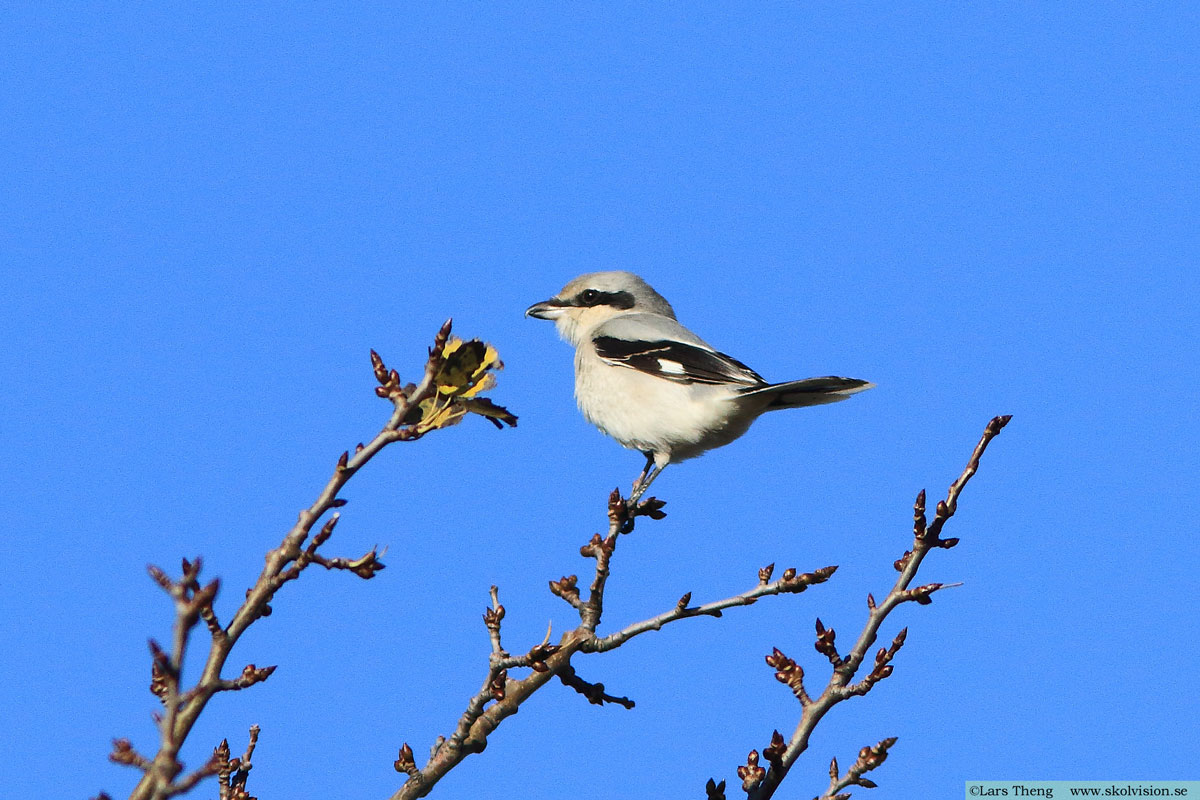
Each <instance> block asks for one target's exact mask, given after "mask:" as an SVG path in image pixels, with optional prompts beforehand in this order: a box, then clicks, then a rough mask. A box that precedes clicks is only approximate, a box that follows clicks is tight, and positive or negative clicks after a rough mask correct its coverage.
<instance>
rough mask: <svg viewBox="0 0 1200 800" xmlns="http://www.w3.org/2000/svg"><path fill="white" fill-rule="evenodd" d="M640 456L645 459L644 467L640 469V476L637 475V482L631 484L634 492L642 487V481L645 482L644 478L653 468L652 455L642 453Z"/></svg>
mask: <svg viewBox="0 0 1200 800" xmlns="http://www.w3.org/2000/svg"><path fill="white" fill-rule="evenodd" d="M642 455H644V456H645V457H646V466H644V467H642V474H641V475H638V476H637V480H636V481H634V482H633V490H634V491H635V492H636V491H637V488H638V487H639V486H641V485H642V481H644V480H646V476H647V475H649V474H650V468H651V467H653V466H654V453H650V452H643V453H642Z"/></svg>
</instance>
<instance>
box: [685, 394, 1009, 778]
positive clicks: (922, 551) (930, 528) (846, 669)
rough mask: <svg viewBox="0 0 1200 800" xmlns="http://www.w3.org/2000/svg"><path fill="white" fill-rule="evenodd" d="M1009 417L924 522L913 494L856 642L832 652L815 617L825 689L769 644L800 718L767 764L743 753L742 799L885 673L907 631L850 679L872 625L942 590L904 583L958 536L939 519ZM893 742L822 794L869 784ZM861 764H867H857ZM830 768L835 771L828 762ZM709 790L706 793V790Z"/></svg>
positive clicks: (781, 770)
mask: <svg viewBox="0 0 1200 800" xmlns="http://www.w3.org/2000/svg"><path fill="white" fill-rule="evenodd" d="M1010 419H1011V416H1000V417H995V418H993V419H992V420H991V421H990V422H989V423H988V424H987V427H986V428H985V429H984V432H983V435H982V437H981V438H980V440H979V443H978V444H977V445H976V446H975V450H974V451H973V452H972V453H971V458H970V459H969V460H968V461H967V466H966V467H965V468H964V469H963V471H962V474H960V475H959V477H958V478H957V479H956V480H955V481H954V483H952V484H950V489H949V492H948V493H947V495H946V499H945V500H943V501H941V502H939V503H938V504H937V509H936V513H935V516H934V519H933V522H932V523H928V522H927V519H926V514H925V492H924V491H921V493H920V494H918V495H917V500H916V503H915V504H914V506H913V546H912V549H911V550H909V551H907V552H905V554H904V555H903V556H901V557H900V558H899V559H897V560H896V562H895V567H896V571H897V572H899V573H900V576H899V577H898V578H897V579H896V583H895V584H894V585H893V586H892V589H891V591H889V592H888V594H887V596H886V597H885V598H884V600H883V602H882V603H878V604H877V603H876V602H875V598H874V596H873V595H868V596H867V608H868V610H869V614H868V616H867V622H866V625H865V626H864V627H863V630H862V632H861V633H860V634H859V636H858V639H857V640H856V641H855V643H854V646H853V647H852V648H851V649H850V652H849V653H847V654H846V655H845V656H842V655H841V654H840V653H839V651H838V649H837V644H836V633H835V632H834V630H833V629H832V628H826V627H825V626H824V625H823V624H822V623H821V620H819V619H818V620H817V623H816V630H817V638H816V645H815V646H816V650H817V652H819V653H821V654H822V655H823V656H825V657H826V658H827V659H828V660H829V662H830V664H831V665H832V667H833V674H832V675H831V676H830V678H829V682H828V683H827V684H826V686H825V688H824V689H823V690H822V691H821V693H820V694H819V695H818V696H817V697H816V698H813V697H811V696H810V695H809V693H808V692H807V690H806V689H805V687H804V670H803V669H801V667H800V666H799V665H798V664H797V663H796V662H795V661H793V660H792V659H790V658H788V657H787V656H785V655H784V654H783V653H781V652H780V651H779V650H778V649H775V650H774V651H773V652H772V653H771V655H768V656H767V659H766V660H767V664H768V665H769V666H771V667H773V668H774V669H775V670H776V672H775V677H776V679H777V680H779V681H780V682H781V683H785V684H787V685H788V687H789V688H791V690H792V693H793V694H794V695H795V696H796V698H797V699H798V700H799V701H800V706H801V715H800V721H799V723H798V724H797V725H796V729H795V731H794V732H793V733H792V737H791V739H790V740H789V741H788V742H787V745H786V747H780V745H782V744H783V739H782V737H781V736H780V735H779V733H778V731H776V732H775V736H774V737H773V738H772V744H771V746H770V747H768V748H766V749H765V750H764V754H767V755H768V756H769V758H768V762H769V767H768V768H764V767H761V766H759V764H758V759H759V755H758V752H757V751H755V750H752V751H750V755H749V756H748V757H747V760H746V764H745V765H743V766H741V767H739V768H738V777H739V778H741V779H742V788H743V790H745V792H746V794H747V800H767V799H768V798H771V797H773V796H774V794H775V790H776V789H777V788H778V787H779V785H780V783H781V782H782V781H783V779H784V778H785V777H786V776H787V773H788V771H789V770H790V769H791V767H792V765H793V764H794V763H795V762H796V759H797V758H799V756H800V754H801V753H803V752H804V751H805V750H806V749H807V748H808V740H809V737H810V736H811V735H812V731H813V729H814V728H816V725H817V723H818V722H820V721H821V718H822V717H824V716H825V714H827V713H828V712H829V710H830V709H832V708H833V707H834V706H835V705H837V704H838V703H840V702H842V701H844V700H847V699H849V698H850V697H856V696H861V695H865V694H866V693H867V692H869V691H870V690H871V688H872V687H874V686H875V684H876V683H878V682H879V681H881V680H883V679H884V678H886V677H888V676H889V675H891V673H892V666H891V663H890V662H891V661H892V659H893V658H894V657H895V656H896V654H897V653H898V652H899V650H900V648H901V647H902V646H903V645H904V641H905V638H906V636H907V634H908V629H907V628H905V629H903V630H901V631H900V632H899V633H898V634H897V635H896V637H895V638H894V639H893V640H892V642H891V644H890V645H889V646H888V647H886V648H880V649H879V650H878V651H876V653H875V657H874V663H873V666H872V668H871V671H870V672H869V673H868V674H867V675H865V676H863V677H862V679H860V680H859V681H857V682H854V678H855V676H856V675H857V673H858V670H859V668H860V667H861V666H862V664H863V662H864V661H865V659H866V656H867V651H868V650H869V649H870V648H871V646H872V645H874V643H875V641H876V639H877V637H878V635H879V629H880V627H881V626H882V625H883V622H884V620H886V619H887V618H888V615H890V614H891V613H892V611H894V610H895V609H896V608H897V607H898V606H900V605H902V604H903V603H907V602H916V603H918V604H921V605H927V604H928V603H930V602H931V600H932V595H933V594H934V592H937V591H939V590H941V589H945V588H949V586H950V584H940V583H930V584H925V585H923V586H917V587H914V588H909V587H910V586H911V584H912V582H913V580H914V578H915V577H916V574H917V570H918V569H919V568H920V566H921V562H922V561H923V560H924V559H925V556H926V555H927V554H928V553H929V552H930V551H931V550H933V549H936V548H945V549H948V548H951V547H954V546H955V545H956V544H958V539H943V538H941V532H942V529H943V527H945V524H946V522H947V520H949V519H950V517H952V516H954V513H955V511H956V510H957V508H958V499H959V496H960V495H961V494H962V491H963V489H964V488H965V487H966V485H967V482H968V481H970V480H971V478H972V477H973V476H974V475H975V473H976V472H977V471H978V469H979V460H980V458H981V457H982V456H983V453H984V451H985V450H986V449H987V446H988V444H990V443H991V441H992V439H994V438H996V436H997V435H999V433H1000V431H1001V430H1002V429H1003V428H1004V426H1005V425H1007V424H1008V422H1009V420H1010ZM954 585H957V584H954ZM894 742H895V740H894V739H885V740H884V741H883V742H880V743H879V744H878V745H876V748H874V749H873V748H864V749H863V751H862V752H861V753H860V754H859V761H858V762H856V764H855V767H859V766H862V769H860V770H859V771H858V772H856V773H854V779H853V780H851V781H850V782H849V783H845V784H842V785H839V782H840V781H841V780H842V778H839V777H838V776H837V775H833V780H832V782H831V784H830V790H829V791H827V792H826V797H832V796H840V795H839V794H838V793H839V792H841V791H842V789H844V788H846V787H847V786H849V785H851V784H853V783H856V785H859V786H865V785H867V784H869V783H870V781H867V779H865V778H861V774H862V772H865V771H867V770H868V769H874V767H876V766H878V765H879V764H880V763H882V761H883V759H884V758H886V754H887V748H888V747H890V746H891V744H892V743H894ZM877 751H878V752H877ZM864 754H867V755H864ZM868 756H869V757H868ZM864 759H866V760H864ZM868 762H869V763H870V766H863V765H864V764H867V763H868ZM854 769H855V768H854V767H852V768H851V772H848V773H847V775H848V776H849V775H850V774H851V773H852V772H854ZM833 771H834V772H836V761H835V766H834V769H833ZM862 781H867V784H864V783H863V782H862ZM709 783H710V784H712V783H713V782H712V781H709ZM709 794H710V796H711V794H712V791H711V789H710V791H709Z"/></svg>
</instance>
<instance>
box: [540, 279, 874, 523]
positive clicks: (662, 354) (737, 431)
mask: <svg viewBox="0 0 1200 800" xmlns="http://www.w3.org/2000/svg"><path fill="white" fill-rule="evenodd" d="M525 316H526V317H534V318H536V319H545V320H552V321H553V322H554V324H555V327H556V328H557V329H558V333H559V335H560V336H562V338H563V339H565V340H566V341H567V343H569V344H570V345H571V346H573V347H574V348H575V400H576V402H577V403H578V405H579V409H580V411H581V412H582V413H583V416H584V417H585V418H586V419H587V420H588V422H590V423H592V424H593V425H595V426H596V427H597V428H599V429H600V431H601V432H602V433H605V434H607V435H608V436H611V437H612V438H613V439H616V440H617V442H619V443H620V444H621V445H623V446H624V447H627V448H629V449H631V450H637V451H639V452H641V453H642V455H644V456H645V457H646V465H645V467H644V468H643V469H642V472H641V474H640V475H639V476H638V478H637V480H636V481H635V482H634V484H633V491H632V493H631V495H630V502H631V503H633V504H634V505H636V504H637V503H638V500H639V499H640V498H641V496H642V494H643V493H644V492H645V491H646V490H647V489H648V488H649V487H650V484H651V483H652V482H653V481H654V479H655V478H657V477H658V476H659V475H660V474H662V471H663V470H664V469H665V468H666V467H667V465H668V464H675V463H678V462H680V461H685V460H687V459H689V458H695V457H696V456H699V455H701V454H703V453H705V452H707V451H709V450H712V449H714V448H717V447H722V446H723V445H727V444H729V443H730V442H732V441H733V440H734V439H737V438H738V437H739V436H741V435H742V434H744V433H745V432H746V431H747V430H748V429H749V428H750V425H751V424H752V423H753V422H754V420H756V419H758V417H759V416H761V415H762V414H764V413H766V412H768V411H773V410H775V409H780V408H800V407H803V406H815V405H821V404H824V403H836V402H838V401H841V400H845V399H846V398H848V397H850V395H852V394H856V393H858V392H861V391H865V390H867V389H870V388H873V387H874V385H875V384H873V383H871V382H869V381H865V380H860V379H858V378H840V377H835V376H827V377H822V378H806V379H804V380H798V381H785V382H783V383H769V382H768V381H766V380H765V379H764V378H763V377H762V376H761V375H759V374H758V373H757V372H755V371H754V370H752V369H750V367H748V366H746V365H745V364H743V363H742V362H741V361H738V360H737V359H736V358H733V357H732V356H728V355H726V354H725V353H722V352H720V351H718V350H716V349H715V348H713V347H712V346H711V345H709V344H708V343H707V342H705V341H704V340H703V339H701V338H700V337H699V336H697V335H696V334H694V333H692V332H691V331H690V330H688V329H687V328H685V327H684V326H683V325H682V324H680V323H679V321H678V320H676V318H675V311H674V309H672V308H671V304H670V303H668V302H667V300H666V299H665V298H664V297H663V296H662V295H660V294H659V293H658V292H656V291H655V290H654V289H653V288H652V287H651V286H650V284H648V283H646V281H644V280H643V279H642V278H640V277H639V276H637V275H635V274H634V273H632V272H623V271H611V272H592V273H588V274H586V275H580V276H579V277H577V278H575V279H574V280H572V281H571V282H570V283H568V284H567V285H566V286H564V287H563V289H562V291H560V292H559V293H558V294H556V295H554V296H553V297H551V298H550V299H549V300H543V301H542V302H540V303H534V304H533V305H531V306H530V307H529V308H527V309H526V310H525Z"/></svg>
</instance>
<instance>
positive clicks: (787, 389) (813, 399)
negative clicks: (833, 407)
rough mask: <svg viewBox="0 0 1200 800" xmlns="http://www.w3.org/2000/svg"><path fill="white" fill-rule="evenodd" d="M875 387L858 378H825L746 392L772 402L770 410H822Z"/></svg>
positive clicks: (773, 385) (789, 382)
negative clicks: (822, 406)
mask: <svg viewBox="0 0 1200 800" xmlns="http://www.w3.org/2000/svg"><path fill="white" fill-rule="evenodd" d="M874 386H875V384H873V383H871V382H870V381H863V380H859V379H858V378H838V377H835V376H833V375H830V376H828V377H824V378H805V379H804V380H802V381H788V382H786V383H772V384H770V385H768V386H760V387H758V388H757V389H751V390H749V391H747V392H744V393H743V394H745V395H762V396H765V397H768V398H770V400H769V402H768V403H767V408H768V409H773V408H800V407H802V406H819V405H822V404H824V403H836V402H838V401H839V400H845V399H846V398H847V397H849V396H850V395H852V394H856V393H858V392H865V391H866V390H867V389H871V388H874Z"/></svg>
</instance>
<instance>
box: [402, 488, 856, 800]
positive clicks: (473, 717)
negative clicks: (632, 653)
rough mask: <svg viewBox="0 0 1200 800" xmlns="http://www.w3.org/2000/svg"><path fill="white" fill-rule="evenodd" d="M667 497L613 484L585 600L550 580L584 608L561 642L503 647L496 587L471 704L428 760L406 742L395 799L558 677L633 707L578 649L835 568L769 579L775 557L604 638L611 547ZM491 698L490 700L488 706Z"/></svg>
mask: <svg viewBox="0 0 1200 800" xmlns="http://www.w3.org/2000/svg"><path fill="white" fill-rule="evenodd" d="M663 505H664V503H663V501H661V500H658V499H656V498H653V497H652V498H649V499H647V500H643V501H641V502H640V503H637V504H634V503H632V502H631V501H629V500H627V499H625V498H624V497H622V496H621V493H620V491H619V490H616V489H614V490H613V492H612V494H611V495H609V498H608V532H607V535H606V536H604V537H603V538H602V537H601V536H600V534H595V535H593V536H592V538H591V540H589V541H588V543H587V544H585V545H584V546H583V547H581V548H580V550H579V552H580V555H582V556H584V557H585V558H592V559H595V562H596V564H595V571H594V574H593V576H592V581H591V585H590V587H589V589H588V596H587V599H586V600H585V599H583V597H582V596H581V593H580V591H579V586H578V584H579V578H578V577H577V576H575V575H568V576H566V577H564V578H560V579H559V580H557V581H550V590H551V592H553V593H554V594H556V595H558V596H559V597H561V598H563V600H565V601H566V602H567V603H569V604H570V605H571V606H572V607H573V608H575V609H576V610H577V611H578V613H579V625H578V627H576V628H575V629H574V630H571V631H568V632H567V633H565V634H563V636H562V637H561V638H560V639H559V642H558V644H556V645H552V644H550V633H549V631H548V632H547V634H546V639H545V640H544V641H543V642H542V643H541V644H539V645H536V646H535V647H533V648H532V649H531V650H530V651H529V652H528V653H527V654H525V655H523V656H515V657H514V656H509V655H508V654H507V653H506V652H505V651H504V650H503V648H501V647H500V626H501V621H502V620H503V618H504V607H503V606H502V605H500V604H499V600H498V597H497V590H496V587H494V586H493V587H492V589H491V599H492V605H491V607H490V608H488V609H487V610H485V612H484V624H485V626H486V627H487V629H488V634H489V637H490V638H491V642H492V651H491V655H490V656H489V659H488V670H487V673H486V675H485V677H484V680H483V685H482V686H481V688H480V690H479V691H478V692H476V694H475V695H474V696H473V697H472V698H471V699H470V701H468V703H467V708H466V710H465V711H464V712H463V714H462V716H460V717H459V720H458V723H457V725H456V726H455V729H454V732H453V733H452V734H451V735H450V737H449V738H444V737H439V738H438V740H437V742H436V743H435V744H434V745H433V747H432V748H431V750H430V757H429V761H428V762H426V764H425V766H424V767H418V766H417V764H416V762H415V759H414V757H413V750H412V747H411V746H409V745H408V743H405V744H404V745H403V746H402V747H401V748H400V755H399V758H397V759H396V762H395V768H396V771H397V772H401V773H403V774H405V775H407V779H406V780H405V783H404V785H403V786H401V787H400V789H399V790H398V791H397V792H396V793H395V794H393V795H392V797H391V800H411V799H412V798H418V797H424V796H426V795H427V794H429V792H430V791H432V790H433V787H434V786H435V785H436V784H437V782H438V781H440V780H441V779H442V778H443V777H444V776H445V775H446V774H447V773H448V772H449V771H450V770H452V769H454V768H455V767H456V766H458V764H460V763H462V761H463V760H464V759H465V758H466V757H467V756H469V755H472V754H474V753H480V752H482V751H483V750H484V748H486V747H487V739H488V736H490V735H491V733H492V732H493V731H494V730H496V728H497V727H499V725H500V723H501V722H503V720H504V719H505V718H507V717H509V716H511V715H513V714H515V713H517V711H518V710H519V708H520V707H521V704H522V703H524V702H525V701H526V700H528V699H529V698H530V697H531V696H532V695H533V694H534V692H536V691H538V690H539V689H541V688H542V687H543V686H545V685H546V684H547V683H548V682H549V681H550V679H551V678H554V677H557V678H558V679H559V681H561V682H562V683H563V684H564V685H566V686H568V687H570V688H572V689H574V690H575V691H577V692H579V693H580V694H582V695H583V696H584V697H586V698H587V699H588V701H589V702H590V703H593V704H595V705H603V704H604V703H616V704H618V705H621V706H624V707H625V708H633V707H634V701H632V700H630V699H629V698H627V697H616V696H614V695H611V694H608V693H607V692H606V691H605V689H604V684H602V683H591V682H589V681H585V680H584V679H582V678H580V677H579V676H578V675H577V674H576V672H575V667H574V666H573V665H572V663H571V659H572V658H573V657H574V656H575V655H576V654H577V653H601V652H607V651H609V650H613V649H616V648H617V647H620V646H621V645H622V644H624V643H625V642H627V641H629V640H630V639H632V638H634V637H635V636H638V635H640V634H642V633H645V632H646V631H651V630H659V629H660V628H662V627H663V626H664V625H666V624H668V623H671V622H674V621H676V620H680V619H690V618H693V617H702V616H707V617H720V616H721V614H722V611H723V610H724V609H726V608H733V607H737V606H748V605H752V604H754V603H755V602H757V600H758V599H759V598H760V597H767V596H771V595H779V594H798V593H800V592H803V591H804V590H805V589H807V588H808V587H809V586H811V585H813V584H817V583H824V582H825V581H826V580H828V579H829V578H830V576H832V575H833V573H834V571H835V570H836V569H837V567H824V568H823V569H818V570H815V571H814V572H806V573H802V574H800V573H797V571H796V570H795V569H787V570H784V572H783V575H782V576H781V577H780V578H779V579H778V580H775V581H771V576H772V574H773V572H774V568H775V566H774V564H772V565H770V566H767V567H764V568H762V569H760V570H759V571H758V583H757V585H756V586H754V587H753V588H752V589H749V590H747V591H745V592H743V593H741V594H738V595H734V596H733V597H728V598H725V599H724V600H717V601H714V602H710V603H706V604H704V605H700V606H695V607H692V606H689V603H690V602H691V598H692V594H691V592H688V593H687V594H685V595H683V597H681V598H679V602H678V603H676V604H675V607H674V608H672V609H671V610H669V611H666V612H664V613H662V614H659V615H657V616H654V617H651V618H649V619H646V620H643V621H642V622H637V623H634V624H632V625H629V626H627V627H625V628H623V629H621V630H619V631H617V632H616V633H613V634H610V635H608V636H604V637H598V636H597V635H596V627H597V626H598V625H599V623H600V618H601V616H602V615H603V611H604V594H605V588H606V585H607V580H608V576H609V571H610V566H611V562H612V558H613V554H614V553H615V551H616V548H617V543H618V541H619V539H620V536H621V535H622V534H628V533H631V532H632V531H633V530H634V527H635V523H636V521H637V519H638V518H639V517H649V518H651V519H662V518H663V517H664V516H666V515H665V514H664V513H663V511H662V507H663ZM517 668H527V669H530V670H532V672H531V674H530V675H529V676H528V677H526V678H524V679H519V680H518V679H513V678H511V677H509V674H508V670H510V669H517ZM489 704H490V705H489Z"/></svg>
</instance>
